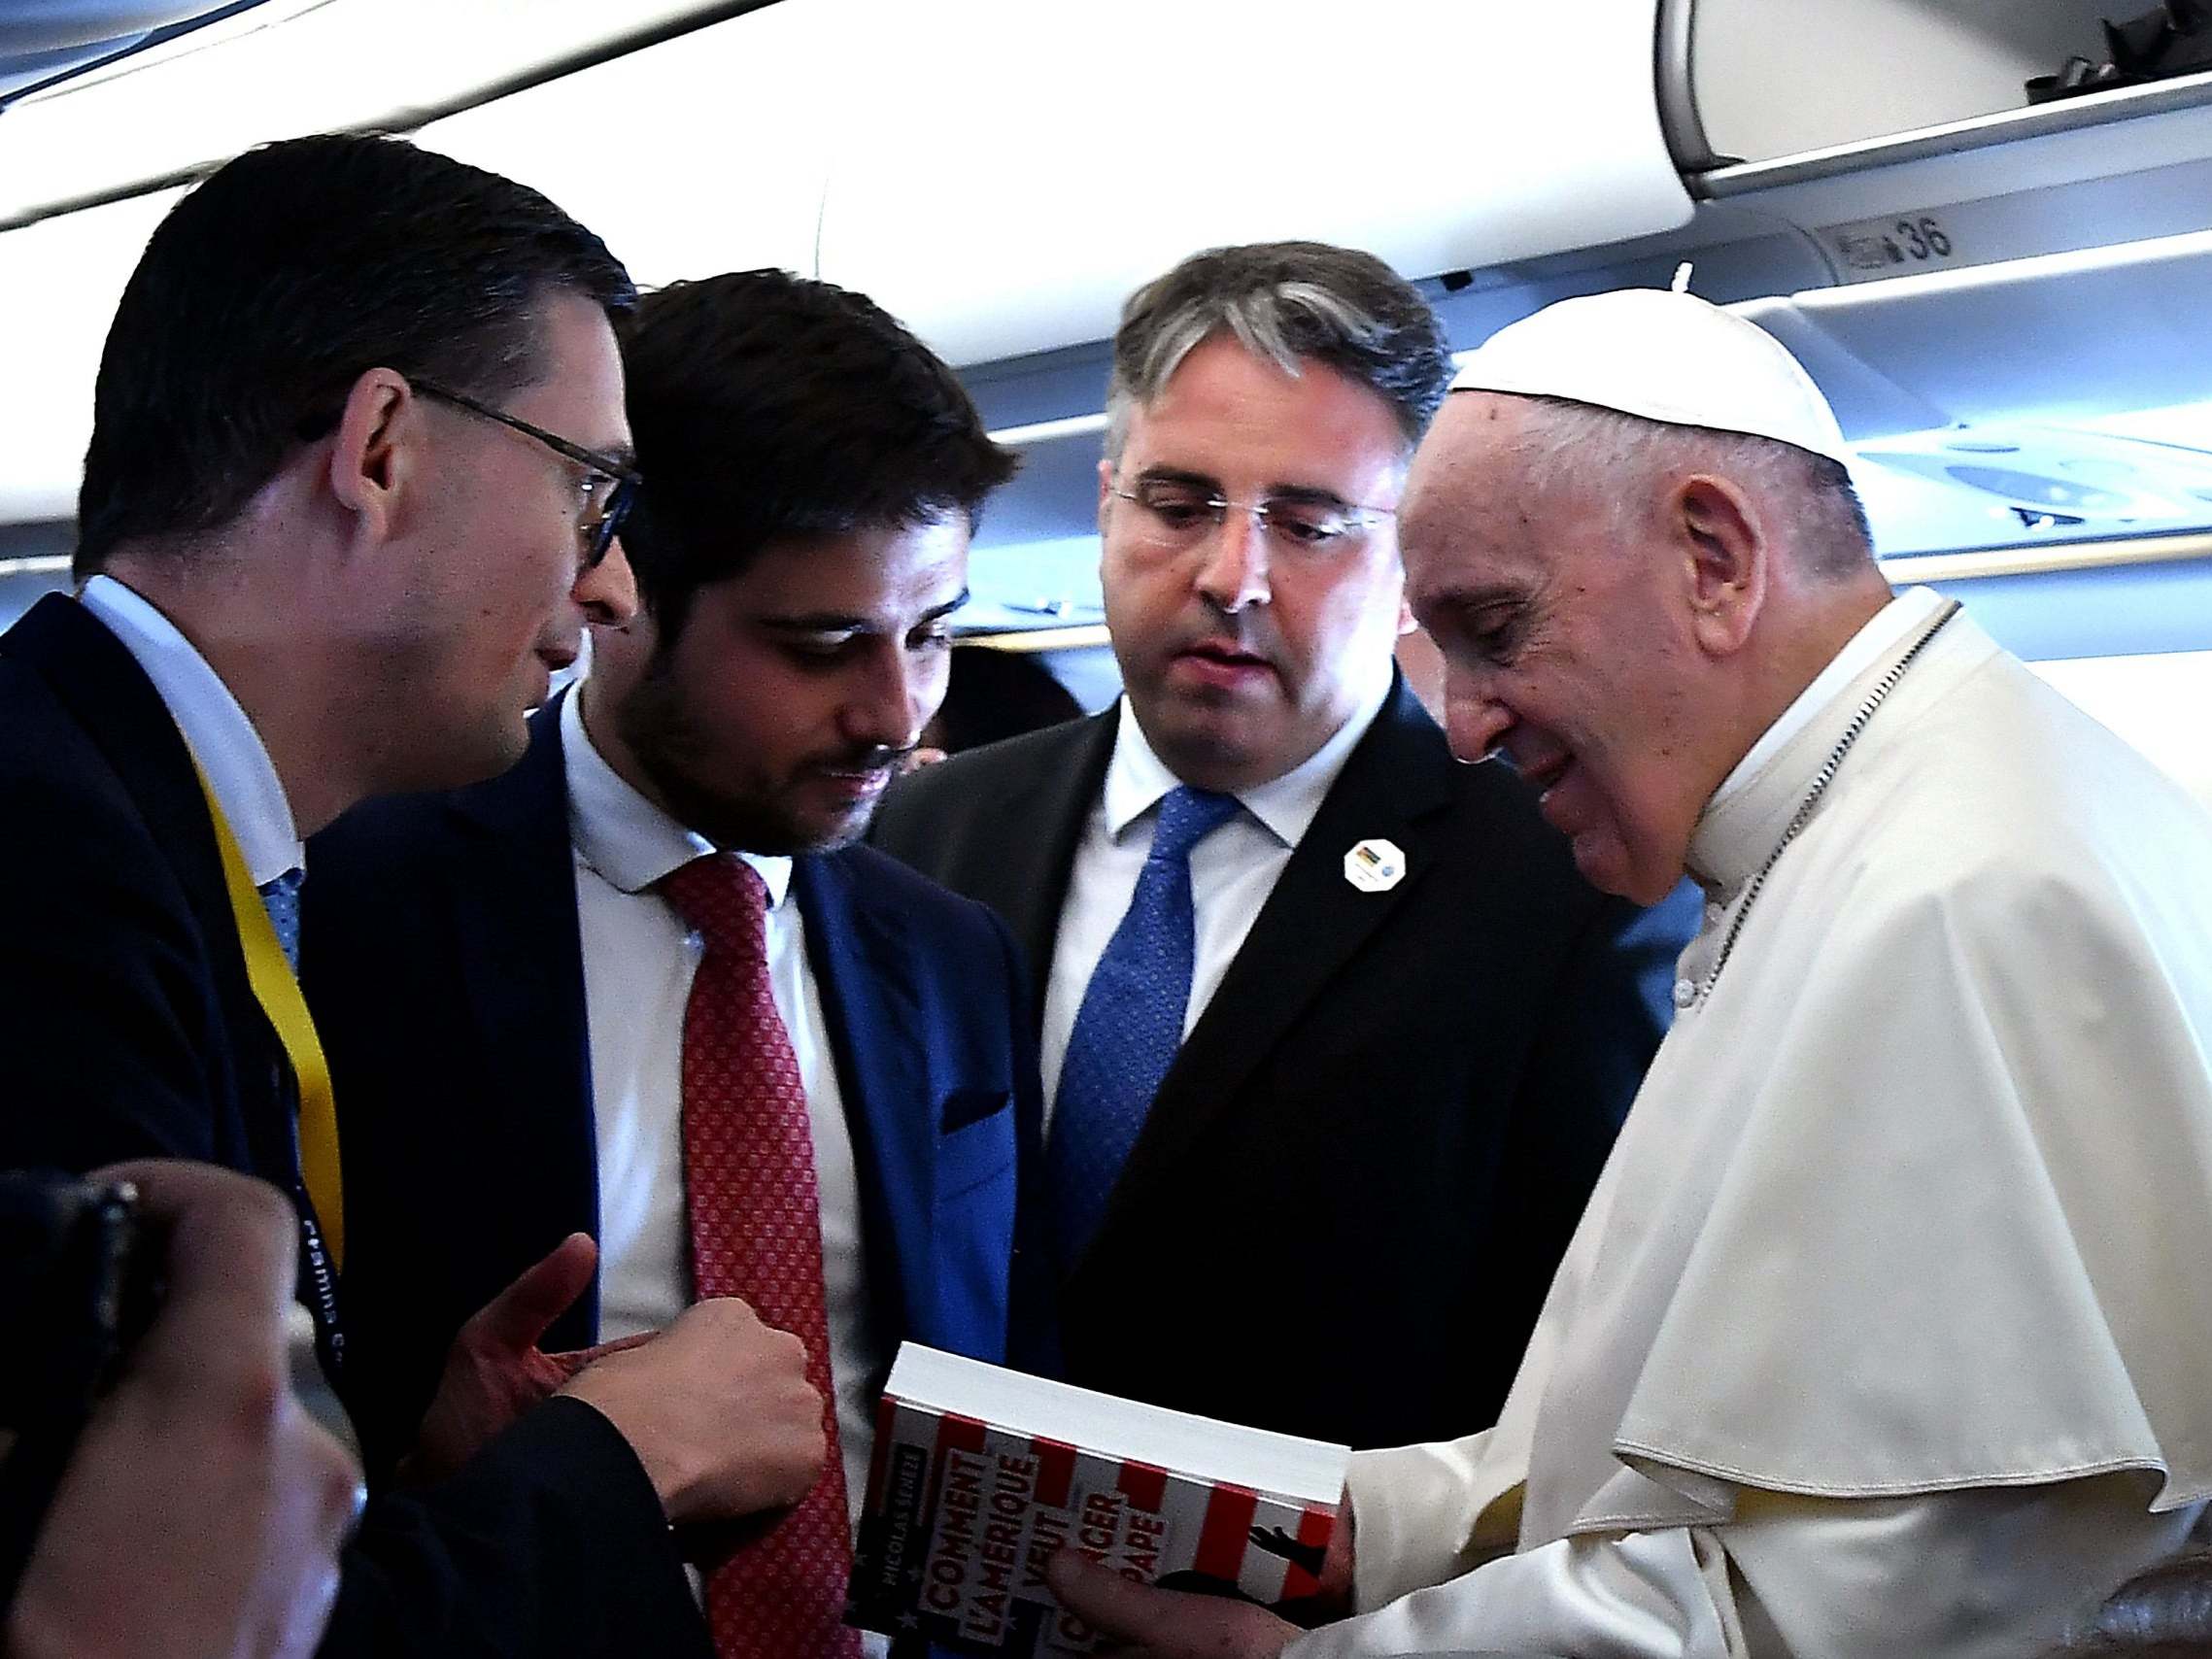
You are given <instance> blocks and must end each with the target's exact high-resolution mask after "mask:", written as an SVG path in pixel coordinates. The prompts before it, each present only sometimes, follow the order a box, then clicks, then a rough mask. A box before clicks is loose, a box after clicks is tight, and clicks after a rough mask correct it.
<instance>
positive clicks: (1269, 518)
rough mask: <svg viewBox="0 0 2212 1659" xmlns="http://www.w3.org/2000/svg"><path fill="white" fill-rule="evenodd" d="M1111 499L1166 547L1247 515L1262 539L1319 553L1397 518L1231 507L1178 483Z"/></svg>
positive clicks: (1390, 513)
mask: <svg viewBox="0 0 2212 1659" xmlns="http://www.w3.org/2000/svg"><path fill="white" fill-rule="evenodd" d="M1111 493H1112V494H1114V495H1116V496H1118V497H1120V498H1121V499H1122V500H1124V501H1128V502H1132V503H1134V504H1135V505H1136V506H1138V507H1139V508H1140V509H1142V511H1143V513H1144V528H1145V531H1146V532H1147V533H1148V535H1149V536H1150V537H1151V539H1152V540H1154V541H1156V542H1158V543H1159V544H1161V545H1163V546H1167V547H1185V546H1193V545H1195V544H1197V543H1199V542H1202V541H1204V540H1206V539H1207V538H1208V537H1209V536H1211V535H1212V534H1213V532H1214V531H1216V530H1218V529H1220V528H1221V526H1222V525H1225V524H1227V523H1228V521H1229V515H1230V513H1231V512H1232V511H1235V512H1239V513H1244V514H1248V515H1249V516H1250V517H1251V520H1252V522H1253V523H1254V524H1255V525H1258V526H1259V530H1260V533H1261V534H1262V535H1265V536H1267V537H1268V538H1269V539H1270V540H1271V541H1274V542H1276V543H1277V544H1279V545H1282V546H1285V547H1290V548H1295V549H1300V550H1303V551H1306V552H1317V551H1320V550H1322V549H1325V548H1327V547H1328V546H1329V545H1330V544H1331V543H1333V542H1335V541H1337V540H1339V539H1340V538H1341V537H1344V536H1348V535H1350V534H1352V533H1353V532H1354V531H1357V530H1360V529H1363V528H1365V527H1366V526H1367V525H1369V524H1371V523H1373V522H1374V521H1375V520H1377V519H1389V518H1395V517H1396V516H1397V511H1398V510H1397V509H1396V508H1395V507H1361V506H1356V505H1353V504H1351V503H1349V502H1344V501H1334V500H1330V499H1328V498H1326V497H1313V496H1304V495H1270V496H1268V497H1266V498H1265V499H1263V500H1258V501H1232V500H1230V499H1229V497H1228V496H1226V495H1224V494H1222V493H1221V491H1218V490H1214V489H1211V488H1209V487H1208V486H1206V485H1203V484H1197V483H1193V482H1190V481H1188V480H1185V479H1179V478H1140V479H1139V480H1138V481H1137V485H1136V488H1135V489H1131V490H1124V489H1121V488H1120V487H1119V486H1116V487H1115V488H1114V489H1113V491H1111Z"/></svg>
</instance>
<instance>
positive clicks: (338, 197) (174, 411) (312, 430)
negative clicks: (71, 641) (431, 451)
mask: <svg viewBox="0 0 2212 1659" xmlns="http://www.w3.org/2000/svg"><path fill="white" fill-rule="evenodd" d="M554 291H566V292H571V293H575V294H577V295H579V296H581V297H583V298H585V299H589V300H594V301H596V302H597V303H598V304H599V305H601V306H603V307H604V308H606V310H607V311H608V312H609V313H610V314H619V313H620V312H622V311H624V310H626V309H627V308H628V307H629V306H630V304H631V303H632V301H633V300H634V299H635V297H636V293H635V290H634V289H633V288H631V287H630V276H629V274H628V273H627V272H626V271H624V269H623V268H622V264H621V262H620V261H619V260H617V259H616V258H615V257H614V255H613V254H609V253H608V252H607V250H606V246H605V245H604V244H603V243H601V242H600V241H599V239H598V238H597V237H596V236H594V235H593V234H592V233H591V232H590V231H589V230H586V229H585V228H584V227H583V226H582V225H580V224H578V223H577V222H576V221H575V220H572V219H570V218H569V217H568V216H567V215H566V214H564V213H562V211H561V210H560V209H559V208H557V207H555V206H554V205H553V204H552V203H551V202H549V201H547V200H546V199H545V197H543V196H541V195H539V194H538V193H537V191H535V190H532V189H529V188H527V186H522V185H518V184H516V183H515V182H514V181H513V180H511V179H503V178H501V177H499V175H497V174H496V173H487V172H485V171H484V170H483V169H482V168H480V167H470V166H466V165H464V164H462V163H461V162H459V161H455V160H453V159H451V158H450V157H448V156H444V155H439V154H436V153H434V152H430V151H427V150H419V149H417V148H416V147H415V146H414V145H412V144H409V143H407V142H406V141H404V140H402V139H395V138H371V137H356V136H347V135H339V134H325V135H322V136H319V137H314V138H299V139H290V140H288V141H286V142H284V143H282V144H271V145H267V146H264V147H263V148H261V149H259V150H252V151H248V152H246V153H245V154H244V155H241V156H239V157H238V158H237V159H236V160H233V161H231V162H229V163H228V164H226V165H225V166H223V167H222V168H221V169H220V170H219V171H218V172H216V173H215V174H214V175H213V176H212V177H210V178H209V179H208V180H207V182H206V183H205V184H203V185H201V186H199V187H198V188H197V189H195V190H193V191H192V192H191V194H189V195H187V197H185V199H184V200H183V201H181V202H179V203H178V204H177V205H176V206H175V207H174V208H172V209H171V210H170V212H169V215H168V217H167V218H166V219H164V220H162V221H161V223H160V225H159V227H158V228H156V229H155V230H154V232H153V239H152V240H151V241H150V242H149V243H148V244H147V247H146V253H145V254H144V255H143V256H142V257H141V258H140V260H139V262H138V268H137V269H136V270H135V271H133V272H132V273H131V278H130V283H129V286H127V287H126V288H124V289H123V296H122V302H121V304H120V305H119V306H118V307H117V309H116V320H115V322H114V324H113V325H112V326H111V327H110V328H109V330H108V342H107V347H106V349H105V351H104V352H103V353H102V354H101V356H100V377H99V382H98V385H97V388H96V389H95V391H94V394H93V410H92V442H91V445H90V447H89V448H88V449H87V450H86V451H85V483H84V487H83V489H82V490H81V491H80V492H79V495H78V505H77V519H78V546H77V570H78V574H80V575H85V574H87V573H89V572H91V571H94V570H97V569H99V568H100V566H101V565H102V564H103V563H104V562H105V561H106V559H107V557H108V555H109V554H110V553H111V552H112V551H113V550H114V549H115V547H116V546H117V545H118V544H119V543H121V542H125V541H132V540H136V539H139V538H142V537H154V538H177V537H186V536H190V535H194V534H196V533H198V532H201V531H204V530H209V529H213V528H215V527H216V526H218V525H224V524H227V523H229V522H230V521H231V520H232V519H234V518H235V517H237V515H238V513H239V512H240V510H241V509H243V508H244V507H245V505H246V503H247V501H248V500H249V499H250V498H251V497H252V496H253V494H254V492H255V491H257V490H259V489H260V488H261V487H262V486H263V485H264V484H266V483H267V482H268V481H269V479H270V478H271V477H272V476H274V474H275V473H276V471H277V469H278V468H279V467H280V466H281V465H282V464H283V463H284V460H285V457H287V455H289V453H290V452H291V450H292V449H293V447H294V446H295V445H297V444H298V443H300V442H301V441H303V439H306V438H309V437H314V436H320V435H321V432H322V431H323V430H327V429H328V426H329V424H330V423H331V422H332V421H333V420H334V419H335V417H336V414H337V410H338V407H339V406H340V405H341V404H342V403H343V401H344V399H345V396H346V393H347V392H348V390H349V389H351V388H352V386H353V384H354V382H355V381H356V380H357V379H358V378H359V377H360V375H361V374H363V373H364V372H365V371H367V370H369V369H372V368H378V367H383V368H391V369H396V370H397V371H398V372H400V373H401V374H404V375H408V376H410V377H417V376H419V377H422V378H425V379H428V380H434V381H437V382H440V383H442V384H443V385H446V386H450V387H453V388H455V389H459V390H462V391H466V392H469V393H471V394H472V395H475V396H478V397H481V398H484V399H486V400H488V401H495V400H496V399H498V398H499V397H501V396H504V395H505V394H507V393H509V392H511V391H513V390H515V389H518V388H520V387H524V386H527V385H529V384H531V383H532V382H533V381H534V380H535V379H536V378H537V377H538V376H539V375H540V374H541V373H542V372H543V368H542V359H541V355H540V353H541V350H542V341H541V338H540V329H539V308H540V306H541V304H542V302H543V301H544V299H545V298H546V296H547V295H548V294H549V293H551V292H554Z"/></svg>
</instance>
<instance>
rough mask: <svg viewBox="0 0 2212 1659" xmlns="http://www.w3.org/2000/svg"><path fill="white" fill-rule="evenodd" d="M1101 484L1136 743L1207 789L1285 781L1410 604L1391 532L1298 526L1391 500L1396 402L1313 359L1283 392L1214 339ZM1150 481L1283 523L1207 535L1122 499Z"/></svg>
mask: <svg viewBox="0 0 2212 1659" xmlns="http://www.w3.org/2000/svg"><path fill="white" fill-rule="evenodd" d="M1100 476H1101V487H1102V488H1101V496H1100V527H1101V531H1102V533H1103V535H1104V538H1105V553H1104V558H1103V559H1102V563H1101V575H1102V577H1103V579H1104V583H1105V588H1106V626H1107V627H1108V629H1109V630H1110V631H1111V633H1112V635H1113V649H1114V655H1115V657H1116V658H1117V659H1118V660H1119V661H1120V663H1121V672H1122V678H1123V681H1124V683H1125V684H1126V685H1127V686H1128V688H1129V697H1130V702H1131V704H1132V706H1133V707H1134V708H1135V709H1136V711H1137V718H1138V722H1139V724H1140V726H1141V727H1142V728H1143V730H1144V735H1145V737H1146V738H1147V739H1148V740H1149V741H1150V742H1151V744H1152V746H1153V747H1154V748H1155V749H1156V750H1158V751H1159V754H1160V758H1161V759H1162V760H1164V761H1166V762H1167V763H1168V764H1169V766H1170V767H1171V768H1173V769H1174V771H1175V773H1176V774H1177V775H1178V776H1180V777H1182V778H1183V779H1184V780H1185V781H1186V782H1189V783H1192V784H1196V785H1198V786H1200V787H1202V788H1207V789H1218V790H1238V789H1245V788H1249V787H1251V786H1253V785H1256V784H1262V783H1267V782H1269V781H1271V780H1273V779H1275V778H1278V777H1280V776H1282V775H1283V774H1284V773H1285V772H1288V771H1290V770H1291V769H1292V768H1294V767H1296V766H1297V765H1298V764H1299V763H1300V762H1303V761H1305V760H1306V759H1308V758H1309V757H1310V756H1311V755H1312V754H1313V753H1314V751H1315V750H1317V749H1319V748H1320V747H1321V745H1322V744H1324V743H1326V742H1327V741H1328V740H1329V738H1330V737H1331V736H1332V735H1333V734H1334V733H1335V732H1336V731H1337V730H1338V729H1339V728H1341V727H1342V726H1343V725H1344V721H1345V720H1346V719H1347V718H1349V716H1350V715H1351V713H1352V711H1353V709H1354V708H1355V707H1356V706H1357V704H1358V702H1359V699H1360V695H1361V694H1362V692H1363V691H1364V690H1365V689H1366V688H1368V687H1370V686H1372V685H1374V684H1375V683H1376V679H1377V677H1378V675H1387V674H1388V672H1389V660H1390V648H1391V645H1392V643H1393V642H1394V641H1395V640H1396V638H1397V635H1398V632H1399V627H1400V622H1401V619H1402V617H1403V616H1404V603H1405V601H1404V592H1405V590H1404V578H1403V575H1402V574H1401V571H1400V569H1399V564H1398V540H1397V533H1396V526H1395V525H1394V523H1393V521H1392V520H1391V519H1390V518H1389V517H1388V516H1387V515H1381V516H1376V517H1371V518H1367V519H1365V520H1364V521H1363V522H1361V523H1360V524H1359V525H1358V526H1357V527H1356V528H1354V529H1352V530H1351V531H1349V533H1347V534H1344V535H1342V536H1337V537H1333V538H1328V539H1326V540H1323V541H1319V542H1313V543H1310V544H1309V543H1308V542H1306V541H1302V540H1301V539H1300V537H1299V535H1298V528H1297V522H1296V518H1297V515H1298V514H1299V513H1305V514H1308V515H1309V516H1310V514H1312V513H1313V512H1316V511H1324V512H1325V511H1330V510H1335V509H1342V508H1345V507H1353V506H1359V507H1383V508H1392V507H1395V506H1396V505H1397V504H1398V494H1399V491H1400V489H1401V487H1402V485H1403V482H1404V477H1405V441H1404V438H1403V436H1402V435H1401V433H1400V431H1399V428H1398V423H1397V421H1396V419H1395V418H1394V417H1393V416H1392V414H1391V411H1390V406H1389V405H1388V404H1387V403H1385V402H1384V401H1383V400H1382V399H1381V398H1380V397H1378V395H1376V394H1375V393H1374V392H1372V391H1370V390H1369V389H1367V388H1366V387H1364V386H1361V385H1359V384H1358V383H1356V382H1354V381H1352V380H1350V379H1347V378H1346V377H1345V376H1344V375H1341V374H1339V373H1337V372H1336V371H1335V370H1334V369H1331V368H1328V367H1327V366H1325V365H1323V364H1321V363H1316V362H1309V363H1307V364H1306V365H1305V370H1304V372H1303V373H1302V374H1300V375H1299V376H1298V377H1297V378H1295V379H1293V378H1292V377H1291V376H1289V375H1286V374H1284V373H1283V372H1282V371H1281V370H1280V369H1278V368H1276V366H1275V365H1274V364H1273V363H1271V362H1269V361H1267V360H1266V359H1264V358H1261V357H1257V356H1254V355H1252V354H1251V353H1249V352H1247V351H1245V350H1244V348H1243V347H1242V346H1241V345H1239V344H1238V343H1237V342H1236V340H1235V339H1233V338H1230V337H1227V336H1222V337H1218V338H1215V339H1211V340H1208V341H1206V342H1205V343H1203V344H1202V345H1200V346H1198V347H1197V348H1196V349H1195V350H1193V351H1192V352H1191V354H1190V355H1189V356H1187V357H1186V358H1184V359H1183V362H1182V365H1181V366H1180V367H1179V368H1177V369H1176V370H1175V372H1174V375H1173V376H1172V377H1171V378H1170V379H1169V381H1168V384H1167V386H1166V388H1165V389H1163V390H1162V391H1161V394H1160V395H1159V396H1158V397H1157V398H1155V399H1154V400H1153V401H1152V402H1151V403H1149V404H1146V405H1143V406H1141V407H1140V408H1139V409H1138V410H1137V411H1136V413H1135V416H1134V418H1133V419H1132V420H1131V422H1130V426H1129V433H1128V437H1127V440H1126V442H1125V443H1124V445H1123V447H1122V453H1121V457H1120V465H1119V467H1118V468H1115V467H1112V466H1106V467H1102V468H1101V474H1100ZM1156 486H1172V487H1174V489H1175V490H1177V491H1179V492H1180V497H1188V498H1193V499H1195V498H1202V497H1205V496H1208V495H1219V496H1221V497H1223V498H1224V499H1227V500H1229V501H1233V502H1238V503H1242V504H1245V505H1247V506H1248V504H1250V503H1255V502H1260V501H1267V502H1271V503H1279V504H1284V505H1285V506H1286V507H1287V508H1288V509H1289V510H1288V511H1286V512H1285V513H1284V515H1283V519H1284V521H1285V522H1284V523H1282V524H1278V525H1276V526H1274V527H1271V528H1270V529H1268V530H1266V531H1263V530H1262V529H1261V528H1260V526H1259V525H1258V524H1257V522H1256V521H1255V519H1254V518H1253V516H1252V514H1251V513H1250V512H1249V511H1246V510H1242V508H1240V507H1232V508H1231V509H1230V510H1229V512H1228V514H1227V516H1226V521H1225V522H1224V523H1223V524H1222V525H1220V526H1219V527H1218V528H1215V527H1213V526H1212V525H1210V524H1209V523H1208V522H1207V521H1206V520H1205V519H1204V518H1203V517H1202V516H1199V515H1194V514H1190V513H1182V512H1178V514H1177V517H1178V518H1179V519H1182V520H1187V521H1188V523H1187V524H1184V525H1182V526H1181V527H1180V528H1178V527H1177V524H1176V523H1175V522H1174V521H1172V520H1171V519H1169V518H1165V517H1163V516H1161V515H1160V514H1158V513H1156V512H1154V511H1152V510H1151V509H1150V508H1148V507H1146V506H1144V505H1142V504H1140V502H1138V501H1131V500H1125V499H1123V498H1122V497H1121V496H1119V495H1117V494H1115V493H1113V491H1116V490H1126V491H1134V492H1141V491H1146V490H1148V489H1151V488H1153V487H1156ZM1180 497H1178V499H1179V498H1180Z"/></svg>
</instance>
